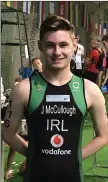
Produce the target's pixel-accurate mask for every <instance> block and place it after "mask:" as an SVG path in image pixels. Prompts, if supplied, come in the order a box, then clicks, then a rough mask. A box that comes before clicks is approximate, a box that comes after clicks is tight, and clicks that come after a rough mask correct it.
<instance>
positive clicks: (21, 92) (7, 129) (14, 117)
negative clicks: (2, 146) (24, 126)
mask: <svg viewBox="0 0 108 182" xmlns="http://www.w3.org/2000/svg"><path fill="white" fill-rule="evenodd" d="M25 82H27V81H22V82H20V83H19V84H17V85H16V86H15V87H14V89H13V91H12V94H11V97H10V102H9V105H8V108H7V111H6V116H5V120H4V128H3V139H4V141H5V142H6V143H7V144H9V145H10V146H11V147H12V148H13V149H15V150H16V151H18V152H19V153H21V154H22V155H24V156H26V151H27V148H28V145H27V142H26V141H25V140H24V139H23V138H21V137H20V136H19V135H18V134H17V131H18V129H19V127H20V124H21V119H22V116H23V113H24V109H25V106H26V102H27V101H26V98H27V97H26V96H27V94H26V93H25V90H26V89H25V87H26V85H27V83H25Z"/></svg>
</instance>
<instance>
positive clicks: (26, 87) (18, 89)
mask: <svg viewBox="0 0 108 182" xmlns="http://www.w3.org/2000/svg"><path fill="white" fill-rule="evenodd" d="M29 93H30V81H29V78H26V79H24V80H22V81H21V82H19V83H18V84H16V85H15V86H14V88H13V90H12V96H13V97H17V100H18V99H19V100H22V101H24V102H25V104H26V103H27V102H28V99H29Z"/></svg>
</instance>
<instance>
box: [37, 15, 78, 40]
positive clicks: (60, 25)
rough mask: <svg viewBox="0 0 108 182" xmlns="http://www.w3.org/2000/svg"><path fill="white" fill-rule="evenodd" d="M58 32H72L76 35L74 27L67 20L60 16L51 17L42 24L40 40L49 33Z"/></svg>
mask: <svg viewBox="0 0 108 182" xmlns="http://www.w3.org/2000/svg"><path fill="white" fill-rule="evenodd" d="M58 30H66V31H70V32H71V33H72V34H74V33H75V28H74V26H73V25H72V24H70V22H69V21H68V20H67V19H65V18H63V17H61V16H58V15H50V16H48V17H47V18H46V19H45V20H44V21H43V22H42V24H41V27H40V40H42V39H43V37H44V35H45V34H46V33H47V32H56V31H58Z"/></svg>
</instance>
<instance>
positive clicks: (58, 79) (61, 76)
mask: <svg viewBox="0 0 108 182" xmlns="http://www.w3.org/2000/svg"><path fill="white" fill-rule="evenodd" d="M42 75H43V77H45V79H46V80H47V81H48V82H50V83H51V84H53V85H56V86H61V85H64V84H66V83H68V82H69V81H70V80H71V78H72V75H73V74H72V73H71V71H70V65H69V67H67V68H65V69H64V70H50V69H44V70H43V73H42Z"/></svg>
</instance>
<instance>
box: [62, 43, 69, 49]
mask: <svg viewBox="0 0 108 182" xmlns="http://www.w3.org/2000/svg"><path fill="white" fill-rule="evenodd" d="M67 46H68V44H67V43H61V44H60V47H62V48H64V47H67Z"/></svg>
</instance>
